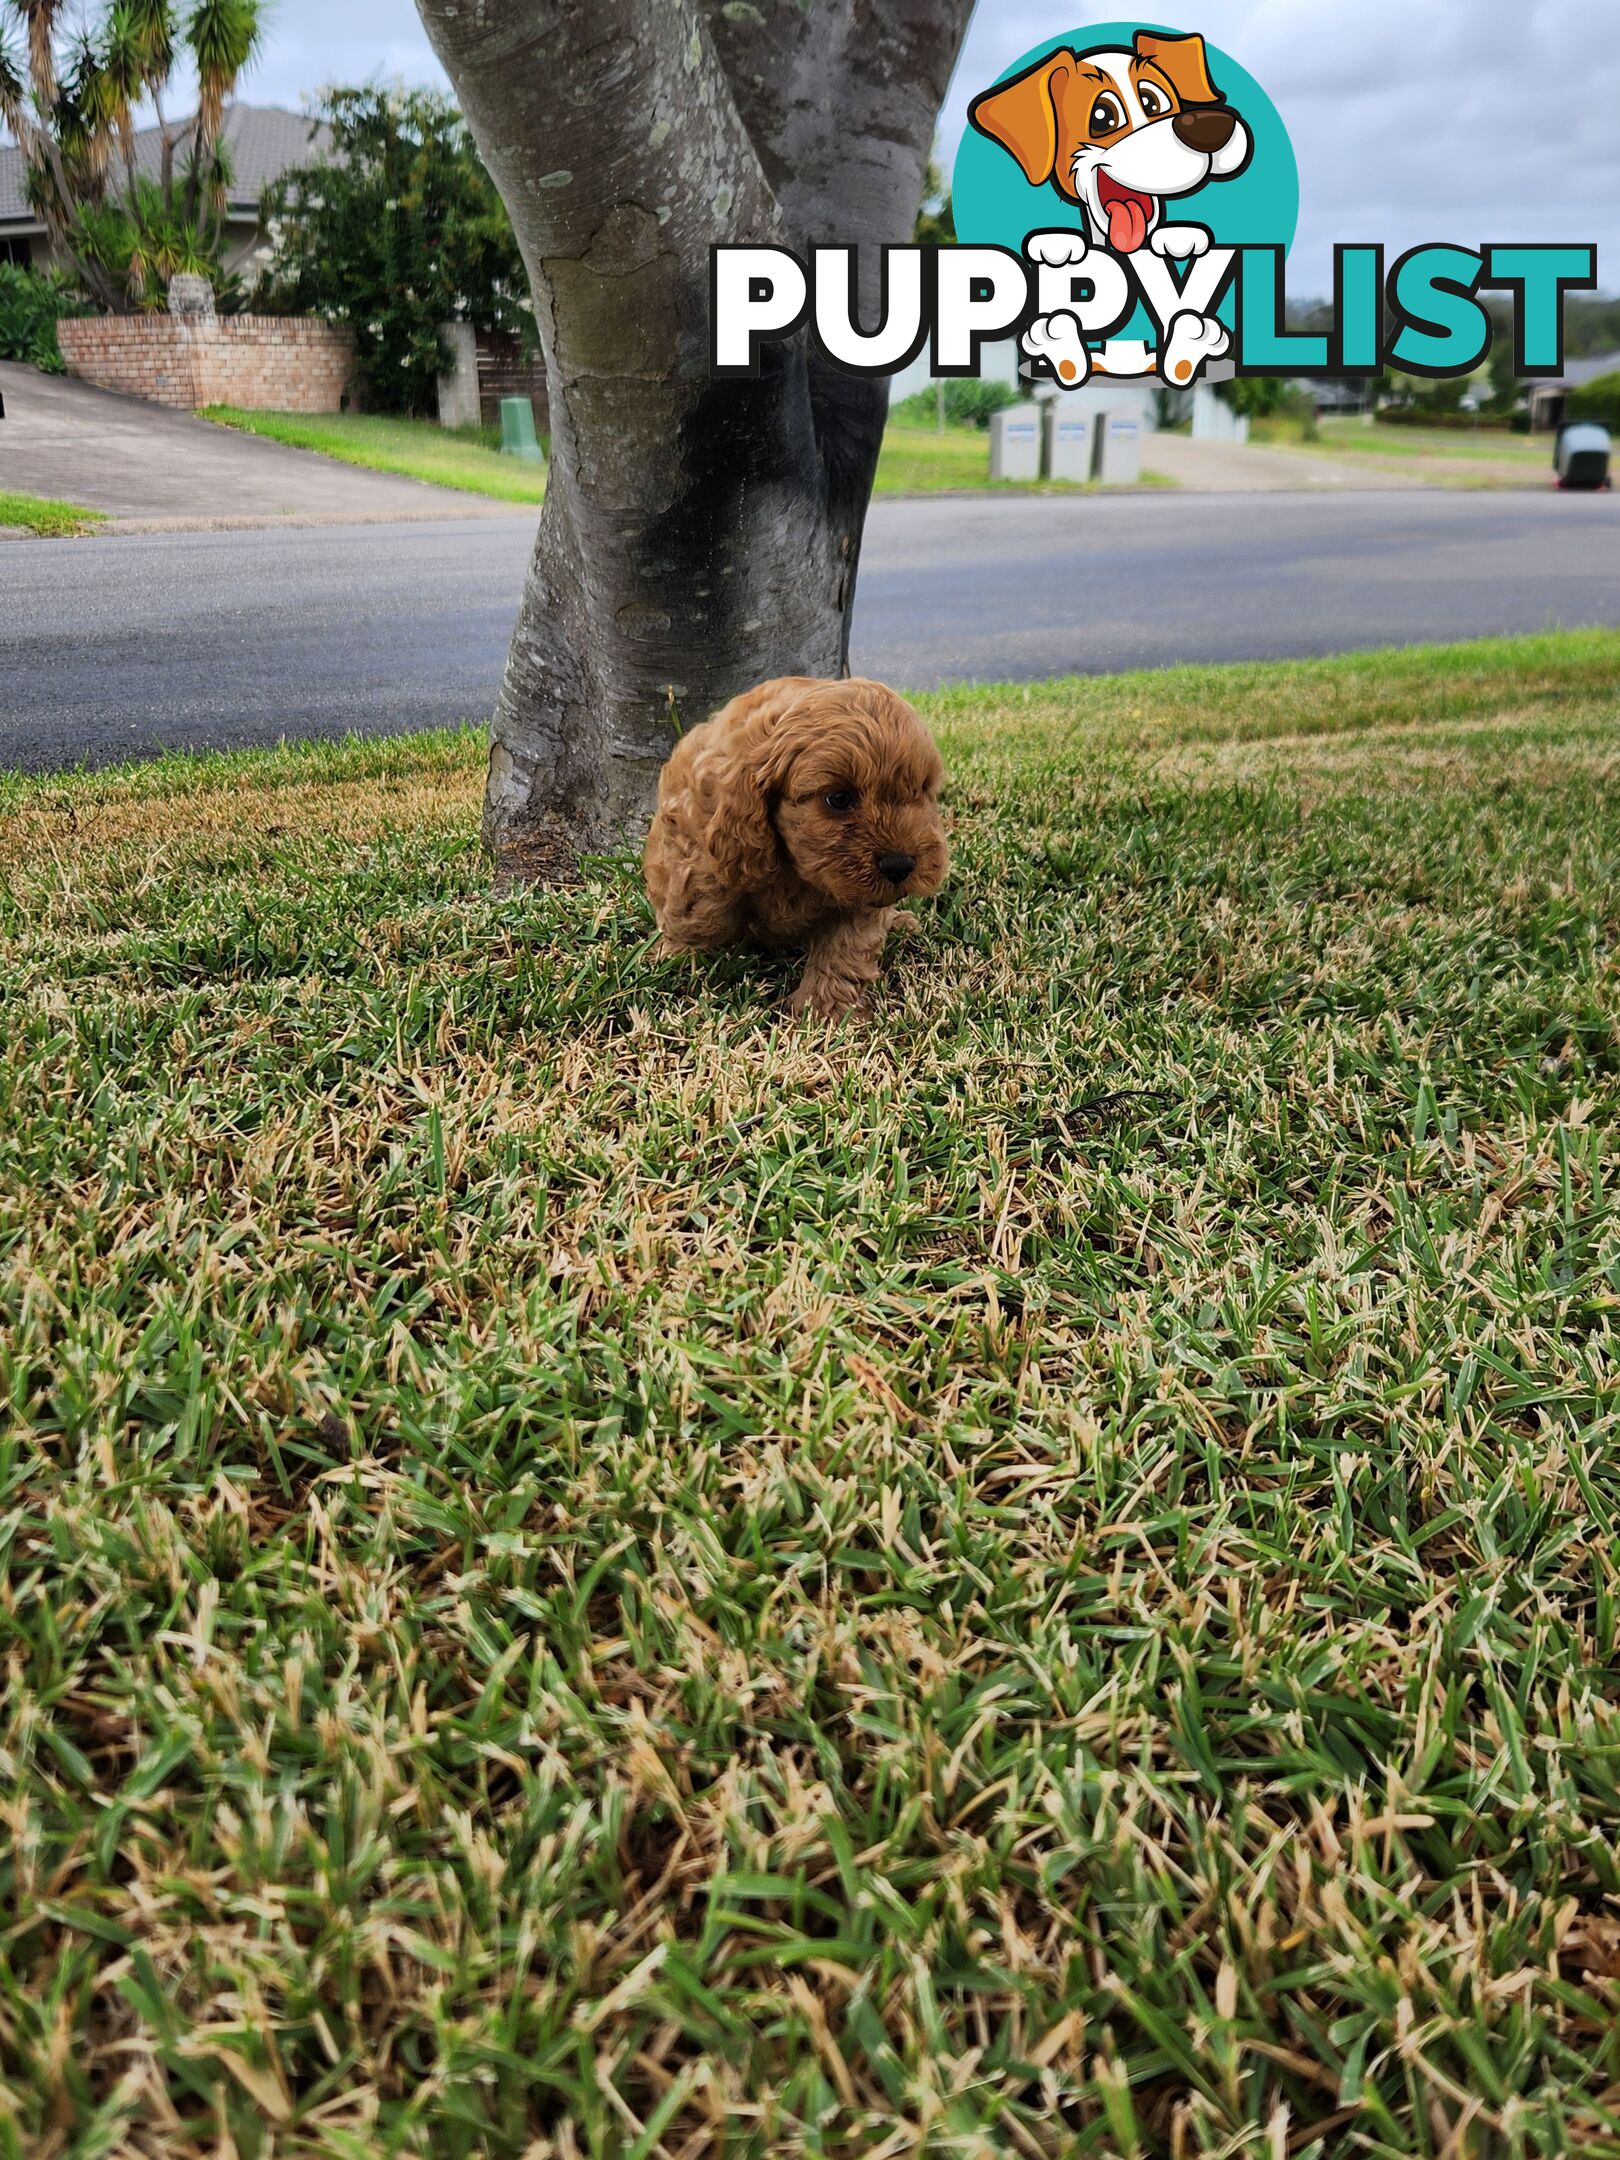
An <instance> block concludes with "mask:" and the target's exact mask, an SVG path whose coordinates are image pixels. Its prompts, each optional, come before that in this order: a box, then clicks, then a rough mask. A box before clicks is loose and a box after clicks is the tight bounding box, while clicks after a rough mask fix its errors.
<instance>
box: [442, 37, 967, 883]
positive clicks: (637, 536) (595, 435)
mask: <svg viewBox="0 0 1620 2160" xmlns="http://www.w3.org/2000/svg"><path fill="white" fill-rule="evenodd" d="M417 5H418V8H419V11H420V13H421V16H422V20H423V22H424V24H425V25H426V28H427V32H428V35H429V37H430V38H431V40H432V42H433V45H434V48H435V50H436V51H437V52H438V54H439V57H440V59H441V60H442V61H443V63H444V66H445V69H446V71H447V73H448V74H449V76H450V79H451V81H452V83H453V84H454V85H455V88H456V91H457V94H458V96H459V98H460V100H461V104H462V108H463V110H464V111H465V113H466V115H467V118H468V121H469V123H470V124H471V127H472V130H473V134H474V136H475V138H476V140H477V143H478V147H479V150H480V151H481V153H482V155H483V158H484V161H485V163H486V164H487V165H488V167H489V170H490V173H491V175H492V176H493V178H494V180H495V183H496V185H497V187H498V188H499V189H500V191H501V194H502V196H503V198H504V200H505V202H506V205H507V208H508V209H509V211H510V212H511V215H512V221H513V224H514V226H515V228H516V231H517V237H518V242H519V245H520V246H521V248H522V250H523V256H524V261H525V262H526V264H527V266H528V270H529V276H530V280H531V283H532V286H533V291H534V299H535V308H536V312H537V315H538V318H539V325H540V336H541V341H542V344H543V347H544V350H545V358H546V369H547V375H548V378H549V385H550V394H551V425H552V442H551V468H550V477H549V481H548V486H547V493H546V502H545V507H544V510H543V512H542V515H541V520H540V532H539V538H538V541H537V543H536V546H535V552H534V557H533V561H532V563H531V565H530V569H529V574H528V579H527V583H526V587H525V591H524V596H523V604H522V609H521V613H520V615H519V620H518V625H517V630H516V634H515V636H514V638H513V642H512V649H511V653H510V656H509V658H508V661H507V668H506V677H505V681H504V683H503V685H502V689H501V694H500V700H499V704H498V706H497V709H496V713H495V722H494V741H493V745H492V748H491V754H490V769H489V786H488V791H487V795H486V799H485V813H484V830H485V837H486V839H487V840H488V841H489V843H490V845H491V847H492V848H493V849H494V851H495V854H496V857H497V860H498V861H499V862H500V863H501V865H502V866H503V868H505V869H507V870H509V871H511V872H513V873H515V874H517V875H520V876H537V877H554V876H563V875H566V874H567V873H568V872H569V870H570V869H571V868H572V865H573V863H574V861H575V860H576V859H577V856H578V854H579V853H580V852H582V851H592V850H596V849H601V848H608V847H614V846H618V845H621V844H623V843H624V842H625V841H627V840H633V839H635V838H637V837H639V834H640V832H641V831H642V830H643V829H644V828H645V823H646V820H647V817H648V816H649V814H650V811H651V808H652V804H653V800H654V794H655V789H656V783H657V774H658V768H659V766H660V765H661V764H662V762H663V760H664V758H665V757H666V756H667V755H668V752H669V748H670V745H671V742H672V740H673V735H674V724H675V722H676V720H677V717H678V719H679V721H680V722H681V723H682V724H688V725H689V724H691V723H692V722H693V721H695V720H698V719H702V718H704V717H705V716H706V715H707V714H708V713H709V712H711V711H712V710H714V708H715V707H716V706H718V705H720V704H722V703H723V702H724V701H725V700H726V699H727V698H729V697H731V696H733V695H734V694H735V693H736V692H737V691H739V690H742V689H746V688H747V687H748V686H749V685H751V684H753V683H756V682H759V681H763V680H764V679H766V678H767V677H769V676H773V675H785V674H808V675H839V674H844V673H847V671H848V651H849V611H850V604H851V601H852V599H853V595H854V590H855V576H856V571H857V568H858V565H859V560H860V546H861V531H862V526H863V523H864V520H865V516H866V508H867V502H868V499H869V497H870V494H871V488H872V478H873V473H874V471H875V468H876V463H877V454H878V449H879V445H880V443H881V440H882V433H883V423H884V415H885V413H886V410H887V405H888V385H887V383H885V382H881V381H878V382H874V381H868V380H864V379H862V378H859V377H855V376H849V375H844V374H842V373H840V372H839V371H838V370H836V369H832V368H828V367H826V366H824V365H822V364H821V363H819V362H818V361H817V360H816V358H815V357H814V356H813V355H812V353H811V352H810V351H809V349H808V345H807V342H806V340H805V339H804V338H803V336H802V335H801V337H800V338H798V339H796V340H794V341H792V342H790V343H787V344H780V345H774V346H767V347H766V348H765V350H764V354H763V358H762V365H761V370H760V376H759V379H758V381H753V382H745V381H739V380H735V379H728V380H723V381H716V380H714V379H713V377H712V376H711V374H710V369H709V319H708V317H709V279H710V256H709V250H710V248H711V246H713V245H714V244H716V243H735V242H749V243H757V244H777V245H787V246H789V247H794V248H796V249H798V250H800V251H801V252H802V251H804V250H805V249H807V248H808V247H809V246H811V245H812V244H815V243H819V244H840V245H858V246H859V247H861V248H862V249H863V250H864V251H865V252H864V255H863V258H862V295H861V297H862V303H863V312H864V313H865V315H866V319H867V321H868V324H869V325H872V324H875V320H876V269H877V257H876V250H877V248H878V247H880V246H881V245H883V244H885V243H887V244H895V243H899V242H903V241H906V240H909V239H910V237H911V233H912V229H913V225H914V222H915V218H916V214H917V208H918V204H919V202H920V200H921V195H922V187H923V177H924V171H925V167H926V163H927V158H928V153H929V150H930V148H931V146H932V142H933V133H934V124H935V120H936V117H937V115H938V111H939V106H940V102H941V100H942V99H943V97H944V94H945V89H946V85H947V83H948V81H949V79H950V73H951V69H952V67H953V65H954V64H955V60H956V55H957V51H958V49H959V47H960V44H961V40H962V35H963V33H964V31H965V30H966V28H967V22H968V18H969V16H970V15H971V13H972V10H973V0H755V4H752V5H748V6H742V5H738V4H737V0H417Z"/></svg>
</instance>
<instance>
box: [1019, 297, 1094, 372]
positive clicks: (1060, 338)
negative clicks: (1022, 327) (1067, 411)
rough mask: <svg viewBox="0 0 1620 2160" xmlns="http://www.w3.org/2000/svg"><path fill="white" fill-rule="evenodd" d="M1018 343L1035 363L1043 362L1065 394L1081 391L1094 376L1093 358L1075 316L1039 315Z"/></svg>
mask: <svg viewBox="0 0 1620 2160" xmlns="http://www.w3.org/2000/svg"><path fill="white" fill-rule="evenodd" d="M1019 343H1020V344H1021V345H1022V346H1023V348H1024V351H1025V352H1027V353H1028V354H1029V356H1030V358H1031V359H1032V360H1044V361H1045V362H1046V364H1047V366H1048V367H1049V368H1050V369H1051V371H1052V373H1053V375H1054V376H1055V377H1056V378H1057V380H1058V381H1059V382H1060V383H1061V384H1062V385H1063V387H1064V389H1065V390H1078V389H1079V387H1080V385H1081V384H1082V383H1083V382H1084V381H1085V379H1086V377H1087V376H1088V375H1089V374H1090V373H1091V355H1090V353H1088V352H1087V350H1086V341H1085V339H1084V338H1083V337H1082V336H1081V335H1080V325H1079V323H1078V322H1077V321H1076V319H1075V318H1074V316H1072V315H1040V316H1037V317H1036V319H1035V321H1034V322H1032V323H1031V324H1030V326H1029V328H1028V329H1027V330H1026V331H1025V332H1024V334H1023V336H1022V338H1020V339H1019Z"/></svg>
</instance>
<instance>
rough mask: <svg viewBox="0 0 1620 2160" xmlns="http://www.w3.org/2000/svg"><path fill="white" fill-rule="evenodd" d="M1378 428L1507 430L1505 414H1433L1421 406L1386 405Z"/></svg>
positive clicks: (1503, 431) (1468, 432) (1455, 431)
mask: <svg viewBox="0 0 1620 2160" xmlns="http://www.w3.org/2000/svg"><path fill="white" fill-rule="evenodd" d="M1378 425H1379V426H1380V427H1421V428H1450V429H1451V431H1452V432H1453V433H1454V434H1456V433H1467V434H1473V433H1474V431H1475V430H1476V429H1478V428H1494V429H1496V430H1497V432H1498V433H1505V432H1506V430H1507V425H1508V421H1507V415H1506V414H1505V413H1467V412H1435V411H1432V410H1429V409H1427V408H1425V407H1424V406H1422V405H1388V406H1386V407H1385V408H1384V410H1383V411H1382V412H1381V413H1380V414H1379V415H1378Z"/></svg>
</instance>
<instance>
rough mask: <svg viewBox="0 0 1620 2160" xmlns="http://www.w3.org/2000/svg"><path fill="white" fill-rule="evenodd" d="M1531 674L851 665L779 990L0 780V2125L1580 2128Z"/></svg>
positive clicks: (235, 2145) (1565, 2137)
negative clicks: (812, 866)
mask: <svg viewBox="0 0 1620 2160" xmlns="http://www.w3.org/2000/svg"><path fill="white" fill-rule="evenodd" d="M1617 668H1620V637H1616V636H1614V635H1611V634H1599V633H1592V634H1578V635H1570V636H1565V637H1557V636H1548V637H1542V638H1535V639H1525V640H1517V641H1514V642H1512V643H1503V644H1500V645H1476V646H1468V647H1459V648H1455V649H1452V650H1450V651H1446V652H1416V653H1396V654H1375V655H1366V656H1359V657H1357V658H1355V659H1352V660H1348V661H1341V662H1320V663H1305V664H1292V665H1286V666H1278V667H1248V668H1217V669H1179V670H1174V671H1171V672H1168V673H1165V674H1162V675H1151V676H1135V677H1123V678H1118V679H1115V680H1112V681H1102V682H1071V683H1061V684H1052V685H1037V686H1029V687H1019V688H1014V689H1002V690H982V689H976V690H961V691H955V692H951V693H947V694H942V695H939V696H936V697H931V698H927V699H925V700H923V701H922V703H923V705H924V706H925V709H926V710H927V712H928V714H929V717H930V718H931V720H932V721H933V723H934V725H935V726H936V728H937V730H938V733H939V735H940V739H941V742H942V744H943V746H944V748H945V750H946V753H947V760H948V763H949V766H950V768H951V772H952V784H951V806H952V815H953V820H954V832H955V845H956V850H957V865H956V870H955V873H954V876H953V879H952V882H951V884H950V885H949V886H948V887H947V889H946V892H945V893H944V894H943V895H942V896H941V898H940V900H939V901H938V902H937V903H935V904H934V905H933V906H931V907H930V908H928V909H927V910H925V911H923V915H922V930H921V934H920V935H919V936H917V937H916V938H913V939H911V940H909V941H906V942H905V943H904V944H903V945H902V946H901V947H900V948H899V949H898V950H897V951H896V952H895V954H894V955H893V964H892V967H891V970H890V974H889V978H888V980H887V982H886V984H885V986H884V990H883V999H882V1005H881V1009H880V1012H879V1014H878V1016H877V1018H876V1019H875V1021H874V1022H872V1023H870V1024H867V1025H864V1026H857V1027H853V1028H848V1029H845V1030H842V1031H837V1032H833V1033H820V1032H815V1031H800V1030H797V1029H794V1028H791V1027H785V1026H781V1025H779V1024H778V1023H777V1019H776V1015H775V1012H774V1010H773V1001H774V1000H776V999H777V998H778V997H779V996H780V994H781V992H782V990H783V989H784V987H785V984H786V981H787V970H786V968H785V967H784V966H783V965H780V964H777V963H772V962H769V961H764V960H761V959H759V958H757V957H754V956H749V955H746V954H735V955H726V956H723V957H719V958H716V959H714V960H713V961H710V962H707V963H705V964H702V965H700V966H691V967H683V966H680V965H677V964H671V963H665V962H660V961H657V960H655V959H654V958H653V957H652V953H651V940H650V938H649V935H648V931H649V924H648V919H647V915H646V911H645V907H644V903H643V901H642V899H641V896H640V893H639V889H638V885H637V881H636V878H635V876H634V872H633V868H632V867H631V866H629V865H619V864H609V865H604V866H603V867H602V869H601V872H600V874H599V875H598V876H597V877H596V878H595V879H594V880H593V882H591V883H590V884H589V885H588V886H587V887H586V888H584V889H583V890H581V891H578V892H574V893H569V894H555V893H518V894H512V895H508V896H506V897H498V896H495V895H493V894H492V893H491V891H490V889H489V883H488V877H487V872H486V867H485V864H484V862H483V860H482V858H481V856H480V854H479V851H478V848H477V844H476V838H475V832H476V814H477V805H478V800H479V795H480V792H481V779H482V763H483V758H482V748H481V745H480V743H479V741H478V739H477V738H476V737H475V736H474V735H472V734H470V733H469V734H466V735H448V736H440V737H433V738H412V739H408V740H403V741H397V742H390V743H382V744H377V743H365V744H356V745H351V746H344V747H339V748H330V747H324V748H308V749H291V750H285V751H282V752H278V753H276V754H274V755H271V756H268V757H256V756H251V755H243V756H238V757H234V758H231V759H226V760H220V761H217V762H213V761H207V760H196V759H193V760H189V761H174V762H172V763H166V764H160V765H156V766H149V767H144V768H139V769H136V770H133V771H131V772H129V773H127V774H116V773H115V774H97V775H93V776H87V777H84V778H82V779H81V778H75V779H66V780H63V779H56V780H37V779H22V778H11V779H9V780H6V781H5V782H4V783H3V784H0V998H3V999H4V1002H5V1005H6V1011H7V1029H8V1058H7V1060H6V1062H5V1064H4V1066H3V1067H0V1402H3V1403H4V1404H5V1405H6V1415H5V1418H4V1420H3V1421H0V1537H3V1539H4V1561H5V1568H6V1576H7V1584H8V1587H7V1593H6V1597H5V1599H4V1601H3V1603H0V1636H3V1651H4V1656H5V1659H6V1667H7V1681H8V1684H7V1690H6V1695H5V1702H4V1710H3V1718H4V1723H3V1726H0V1750H3V1764H4V1777H5V1785H6V1789H7V1790H8V1791H10V1793H11V1795H12V1797H11V1799H10V1800H9V1801H7V1802H6V1803H5V1809H6V1823H7V1830H8V1836H7V1838H6V1841H5V1843H4V1846H3V1847H0V1876H3V1900H4V1905H5V1909H6V1910H8V1911H10V1912H11V1913H12V1915H13V1918H12V1920H11V1921H10V1922H9V1923H7V1926H6V1929H5V1931H4V1934H3V1937H0V2001H3V2003H4V2013H3V2018H0V2070H3V2073H4V2076H5V2079H6V2081H7V2086H8V2107H9V2111H10V2112H9V2114H8V2115H7V2117H6V2121H7V2124H8V2128H7V2130H6V2133H5V2136H6V2138H7V2139H8V2140H9V2149H10V2150H11V2151H14V2152H16V2153H18V2154H22V2153H28V2154H40V2155H50V2156H55V2155H65V2154H73V2155H79V2154H86V2155H88V2154H90V2153H97V2154H100V2153H114V2152H117V2153H131V2154H135V2153H142V2154H156V2153H159V2152H161V2153H163V2154H164V2155H165V2156H167V2160H176V2156H180V2160H184V2156H189V2155H198V2156H201V2155H203V2154H210V2155H212V2154H218V2153H221V2152H230V2151H235V2152H238V2153H242V2154H247V2153H257V2154H264V2155H269V2154H273V2155H274V2156H276V2160H290V2156H297V2160H304V2156H314V2155H320V2156H323V2160H360V2156H369V2155H372V2154H376V2153H417V2154H423V2155H428V2154H431V2155H434V2156H439V2155H456V2156H474V2155H478V2156H483V2155H490V2156H501V2160H520V2156H525V2155H527V2156H531V2160H535V2156H540V2155H546V2156H555V2160H577V2156H579V2155H582V2154H591V2155H603V2156H606V2155H621V2156H622V2155H636V2156H638V2160H639V2156H650V2155H652V2154H654V2153H658V2152H662V2153H665V2154H668V2155H672V2156H673V2155H676V2154H681V2155H688V2156H693V2160H695V2156H697V2155H705V2154H720V2153H722V2152H723V2153H728V2154H729V2153H738V2154H749V2155H753V2154H758V2155H762V2156H763V2155H772V2154H777V2153H784V2152H802V2153H806V2154H815V2155H827V2156H833V2155H838V2156H846V2155H847V2156H850V2160H854V2156H856V2155H862V2156H867V2155H873V2154H877V2153H885V2154H892V2155H899V2154H901V2153H908V2154H910V2153H915V2154H922V2153H928V2154H939V2155H946V2154H952V2155H957V2154H976V2155H999V2154H1003V2153H1005V2154H1008V2155H1013V2154H1021V2155H1031V2156H1039V2155H1045V2154H1051V2155H1058V2154H1062V2155H1069V2154H1096V2155H1098V2156H1109V2160H1117V2156H1120V2155H1125V2154H1136V2155H1148V2154H1154V2155H1157V2154H1176V2155H1193V2154H1198V2155H1208V2156H1212V2160H1213V2156H1214V2155H1217V2154H1220V2155H1239V2154H1242V2155H1249V2154H1252V2155H1254V2156H1255V2160H1260V2156H1262V2155H1266V2156H1269V2155H1271V2154H1274V2153H1279V2152H1281V2153H1288V2154H1293V2155H1301V2154H1304V2155H1327V2154H1330V2153H1339V2152H1352V2151H1353V2152H1356V2153H1359V2154H1370V2155H1382V2156H1387V2160H1395V2156H1406V2155H1411V2154H1429V2155H1436V2156H1438V2155H1440V2154H1442V2153H1447V2154H1460V2153H1464V2152H1467V2153H1474V2154H1480V2155H1485V2154H1497V2153H1500V2154H1503V2155H1508V2154H1513V2155H1523V2156H1528V2155H1536V2156H1547V2160H1552V2156H1554V2155H1564V2154H1567V2153H1570V2152H1572V2151H1582V2152H1588V2153H1609V2152H1614V2151H1616V2150H1620V2129H1617V2127H1616V2113H1617V2106H1616V2094H1617V2092H1620V2021H1617V2020H1616V2017H1615V2007H1616V1989H1617V1987H1620V1864H1617V1861H1616V1857H1615V1853H1616V1838H1617V1834H1620V1713H1617V1711H1616V1708H1615V1703H1616V1697H1617V1692H1620V1651H1617V1643H1616V1633H1617V1626H1620V1620H1617V1615H1620V1467H1617V1462H1620V1457H1617V1448H1616V1437H1617V1425H1620V1385H1617V1375H1616V1361H1615V1315H1616V1311H1617V1307H1620V1234H1617V1227H1616V1216H1615V1211H1614V1206H1613V1193H1614V1181H1615V1174H1616V1173H1615V1159H1614V1132H1615V1129H1616V1121H1617V1112H1620V1100H1617V1097H1620V1029H1617V1024H1616V1018H1615V988H1616V983H1615V963H1614V949H1615V938H1616V932H1617V930H1620V911H1617V902H1616V894H1617V893H1620V790H1617V788H1616V785H1615V782H1616V779H1617V777H1620V697H1617V693H1616V688H1615V685H1616V677H1617Z"/></svg>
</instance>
